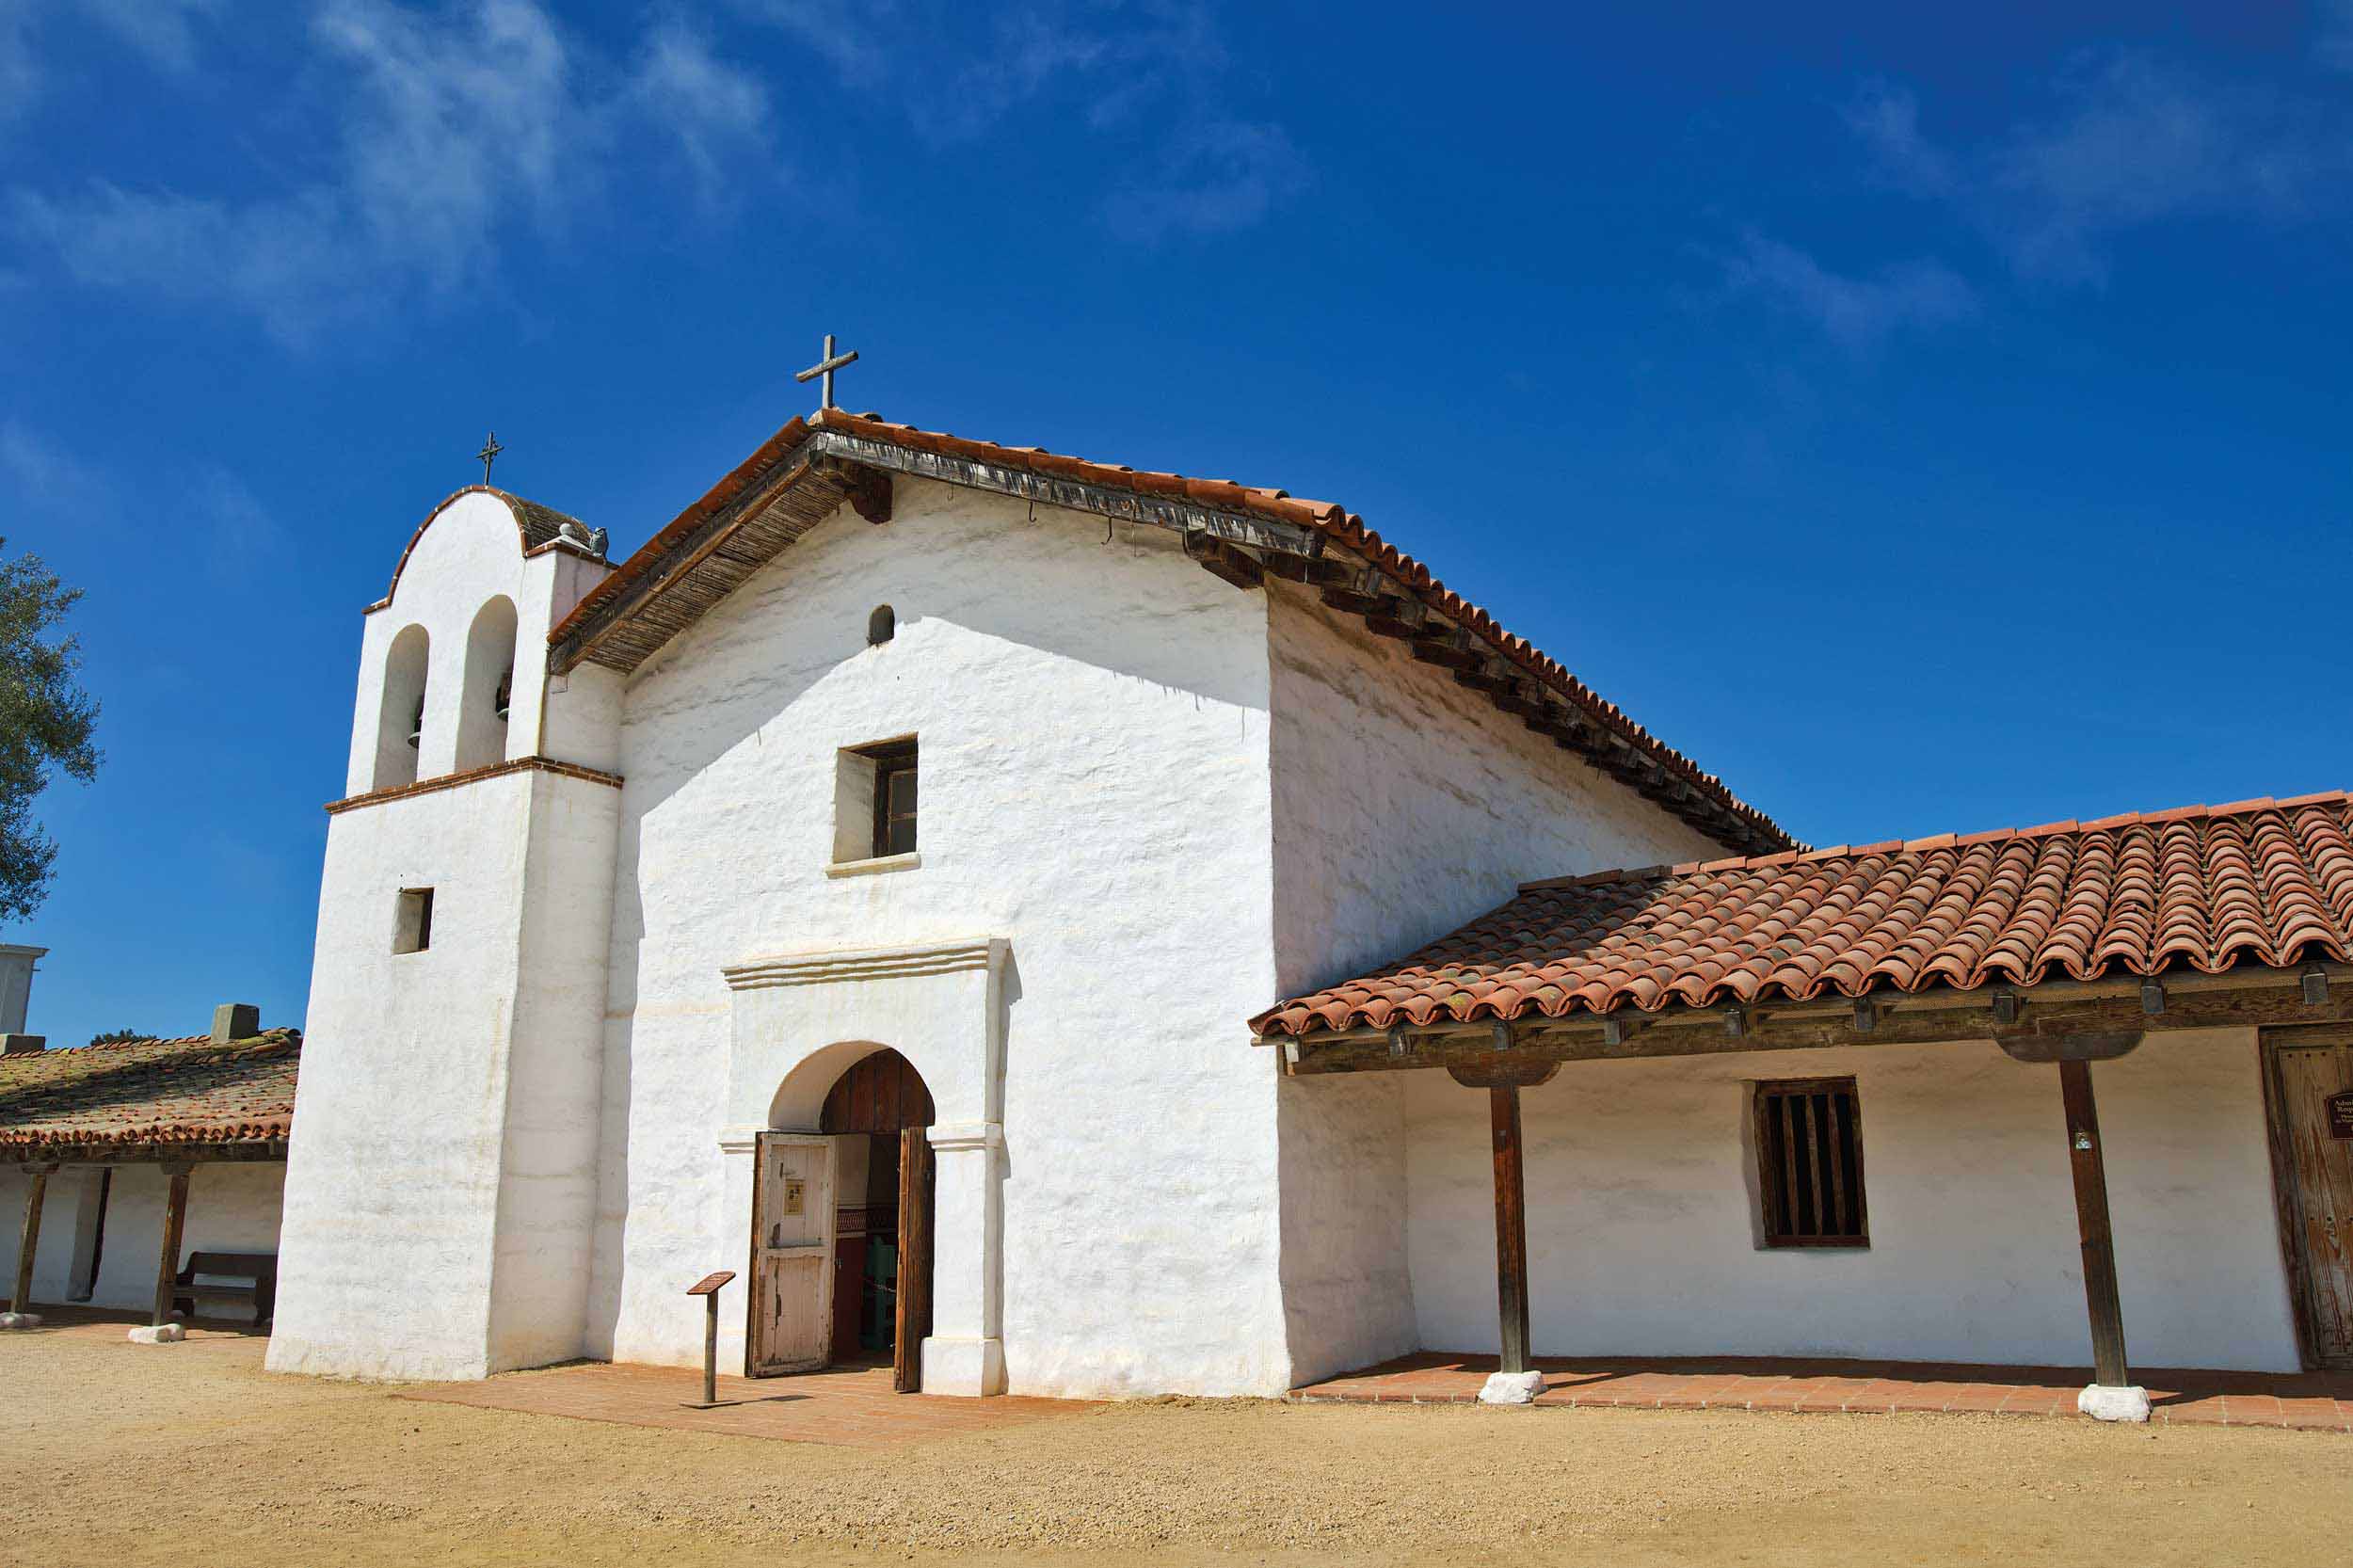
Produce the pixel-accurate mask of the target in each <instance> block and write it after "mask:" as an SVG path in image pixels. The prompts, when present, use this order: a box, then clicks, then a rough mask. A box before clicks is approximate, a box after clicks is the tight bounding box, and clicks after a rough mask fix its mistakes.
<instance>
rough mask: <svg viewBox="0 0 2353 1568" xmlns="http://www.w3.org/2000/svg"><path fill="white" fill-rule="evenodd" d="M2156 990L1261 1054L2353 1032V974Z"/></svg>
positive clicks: (1448, 1060) (1561, 1057)
mask: <svg viewBox="0 0 2353 1568" xmlns="http://www.w3.org/2000/svg"><path fill="white" fill-rule="evenodd" d="M2157 979H2158V982H2159V984H2158V988H2157V992H2156V994H2155V995H2154V997H2153V996H2152V993H2151V990H2150V986H2149V984H2148V982H2146V981H2144V980H2142V979H2139V978H2136V977H2126V978H2122V979H2105V980H2095V981H2073V980H2053V981H2046V982H2044V983H2042V984H2039V985H2032V986H2014V985H2010V984H1990V985H1983V986H1978V987H1977V988H1975V989H1972V990H1965V991H1964V990H1953V989H1949V988H1945V987H1931V988H1929V989H1926V990H1922V991H1916V992H1907V991H1881V990H1874V991H1870V992H1866V993H1865V995H1864V996H1862V997H1859V998H1851V999H1850V998H1847V997H1843V996H1842V997H1831V998H1817V999H1816V1000H1811V1001H1802V1002H1782V1003H1774V1002H1760V1003H1754V1004H1751V1005H1747V1006H1740V1005H1736V1004H1729V1003H1719V1004H1717V1005H1715V1006H1711V1007H1693V1006H1689V1005H1687V1004H1685V1003H1682V1002H1671V1003H1669V1004H1668V1005H1666V1006H1664V1007H1662V1008H1660V1009H1659V1010H1658V1011H1657V1012H1656V1013H1646V1012H1643V1011H1641V1010H1640V1009H1636V1008H1630V1007H1629V1008H1622V1009H1620V1010H1619V1011H1617V1012H1614V1013H1609V1014H1594V1013H1587V1012H1582V1011H1579V1012H1573V1013H1569V1014H1566V1015H1564V1016H1561V1017H1558V1018H1547V1017H1544V1016H1541V1015H1537V1014H1532V1013H1530V1014H1525V1015H1523V1016H1520V1017H1517V1018H1513V1019H1510V1020H1508V1021H1507V1020H1504V1019H1498V1018H1481V1019H1477V1020H1475V1021H1472V1022H1468V1023H1460V1022H1456V1021H1454V1020H1452V1019H1447V1020H1444V1021H1433V1022H1432V1023H1430V1024H1428V1025H1418V1024H1414V1023H1410V1022H1403V1021H1401V1022H1399V1023H1397V1024H1394V1025H1392V1026H1390V1027H1388V1028H1386V1029H1376V1028H1356V1029H1341V1030H1318V1031H1313V1032H1308V1033H1305V1034H1300V1035H1287V1034H1281V1033H1269V1034H1264V1035H1260V1036H1258V1037H1257V1040H1256V1041H1255V1043H1256V1044H1257V1045H1260V1046H1267V1047H1273V1048H1277V1049H1278V1050H1279V1052H1280V1055H1281V1059H1282V1064H1283V1071H1284V1072H1285V1073H1286V1074H1287V1075H1290V1076H1313V1075H1317V1074H1322V1073H1341V1072H1390V1071H1401V1070H1406V1069H1411V1068H1421V1067H1446V1068H1449V1069H1452V1068H1462V1069H1465V1070H1477V1069H1480V1068H1482V1067H1485V1068H1493V1067H1496V1066H1497V1065H1499V1064H1505V1063H1510V1062H1515V1061H1536V1062H1544V1061H1551V1062H1576V1061H1625V1060H1630V1059H1635V1058H1642V1057H1663V1056H1713V1055H1725V1054H1730V1053H1733V1052H1739V1051H1761V1050H1819V1049H1838V1048H1848V1047H1855V1046H1875V1045H1930V1044H1947V1043H1954V1042H1961V1041H1970V1040H1982V1041H1985V1042H1987V1043H1989V1044H1995V1043H1998V1044H2000V1045H2001V1046H2002V1048H2004V1049H2005V1050H2008V1051H2009V1052H2010V1054H2012V1055H2025V1054H2027V1053H2030V1052H2032V1051H2033V1050H2034V1049H2036V1048H2037V1046H2036V1042H2052V1041H2057V1040H2059V1039H2062V1038H2066V1037H2070V1036H2087V1035H2098V1034H2111V1035H2112V1034H2118V1033H2123V1032H2131V1033H2138V1032H2144V1031H2148V1032H2153V1031H2159V1030H2185V1029H2233V1028H2256V1027H2265V1026H2276V1025H2282V1024H2325V1023H2353V964H2338V963H2312V964H2302V965H2298V966H2297V967H2296V968H2271V967H2269V966H2265V965H2252V964H2249V965H2240V966H2238V967H2236V968H2231V969H2227V970H2225V971H2223V972H2222V973H2220V974H2212V975H2208V974H2198V973H2194V972H2192V973H2185V974H2170V973H2169V974H2166V975H2163V976H2160V977H2157ZM2152 1007H2154V1008H2155V1011H2152ZM2035 1059H2036V1060H2041V1059H2042V1058H2041V1057H2036V1058H2035ZM2050 1059H2051V1060H2057V1058H2056V1057H2052V1058H2050Z"/></svg>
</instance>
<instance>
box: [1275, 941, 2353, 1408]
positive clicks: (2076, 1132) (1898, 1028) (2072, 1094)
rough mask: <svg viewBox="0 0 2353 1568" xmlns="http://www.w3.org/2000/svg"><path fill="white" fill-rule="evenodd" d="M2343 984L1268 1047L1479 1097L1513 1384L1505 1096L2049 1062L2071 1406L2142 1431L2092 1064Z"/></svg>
mask: <svg viewBox="0 0 2353 1568" xmlns="http://www.w3.org/2000/svg"><path fill="white" fill-rule="evenodd" d="M2348 979H2353V966H2343V965H2333V964H2307V965H2303V966H2300V967H2299V968H2297V969H2294V970H2285V969H2252V968H2250V969H2241V970H2233V971H2230V972H2228V973H2226V974H2223V975H2213V976H2204V975H2190V976H2181V977H2152V978H2148V979H2142V978H2134V979H2129V980H2125V981H2116V982H2109V983H2105V984H2102V983H2098V982H2092V983H2072V984H2054V985H2052V986H2049V987H2036V988H2034V989H2032V990H2021V989H2015V988H2012V987H2010V986H2007V985H2001V986H1988V987H1983V988H1980V989H1978V990H1977V991H1970V992H1960V991H1955V992H1943V993H1929V995H1927V996H1917V995H1911V996H1908V995H1903V994H1900V993H1898V994H1897V995H1896V996H1895V997H1893V998H1885V997H1881V996H1877V995H1874V996H1870V997H1866V998H1864V999H1853V1000H1849V999H1839V1000H1835V1001H1821V1002H1813V1003H1802V1004H1796V1005H1789V1006H1783V1007H1774V1008H1745V1007H1743V1008H1714V1009H1698V1008H1670V1009H1666V1010H1663V1011H1662V1012H1661V1013H1660V1014H1657V1015H1640V1014H1638V1015H1635V1016H1632V1017H1625V1016H1610V1017H1604V1018H1598V1019H1596V1018H1593V1016H1590V1015H1586V1016H1574V1017H1572V1018H1570V1019H1564V1020H1545V1019H1540V1018H1522V1019H1518V1020H1513V1021H1505V1020H1497V1019H1486V1020H1481V1021H1480V1022H1477V1023H1473V1024H1466V1025H1448V1026H1440V1027H1438V1028H1434V1029H1416V1028H1415V1027H1413V1026H1411V1025H1410V1024H1406V1023H1403V1022H1399V1023H1395V1024H1392V1025H1391V1026H1390V1027H1388V1028H1386V1029H1381V1030H1371V1029H1355V1030H1346V1031H1333V1032H1325V1033H1322V1034H1318V1035H1309V1036H1307V1037H1305V1038H1304V1039H1296V1040H1289V1041H1284V1042H1282V1046H1283V1053H1282V1055H1283V1071H1284V1072H1285V1073H1286V1074H1287V1075H1291V1076H1301V1075H1305V1076H1314V1075H1317V1074H1321V1073H1335V1072H1369V1071H1396V1070H1401V1069H1405V1068H1412V1067H1419V1066H1436V1065H1443V1066H1444V1067H1445V1068H1446V1070H1447V1073H1448V1075H1449V1077H1451V1078H1452V1079H1453V1080H1455V1081H1456V1082H1458V1083H1461V1084H1464V1085H1465V1086H1466V1087H1471V1088H1484V1089H1486V1090H1487V1091H1488V1095H1489V1103H1490V1117H1491V1123H1492V1128H1493V1139H1494V1146H1495V1182H1496V1254H1497V1309H1498V1312H1499V1315H1500V1320H1501V1326H1502V1332H1501V1350H1502V1357H1501V1361H1500V1370H1501V1371H1503V1372H1506V1373H1515V1372H1525V1371H1527V1370H1528V1369H1529V1332H1528V1321H1529V1295H1528V1261H1527V1196H1526V1189H1525V1173H1524V1170H1523V1167H1522V1158H1521V1142H1522V1140H1521V1129H1520V1106H1519V1090H1520V1089H1521V1088H1522V1087H1529V1086H1533V1085H1536V1084H1541V1083H1544V1082H1546V1081H1549V1080H1551V1079H1552V1078H1553V1077H1554V1076H1555V1075H1556V1074H1557V1073H1558V1072H1559V1070H1560V1068H1561V1065H1562V1064H1564V1063H1567V1062H1571V1061H1593V1060H1625V1059H1631V1058H1643V1057H1667V1056H1687V1055H1701V1054H1725V1055H1728V1054H1732V1053H1736V1052H1746V1051H1762V1050H1797V1049H1822V1048H1854V1047H1859V1046H1866V1045H1897V1044H1924V1043H1945V1042H1955V1043H1960V1042H1967V1041H1970V1040H1981V1039H1991V1040H1993V1042H1995V1043H1996V1044H1998V1045H1999V1046H2000V1048H2001V1049H2002V1050H2003V1051H2004V1053H2006V1054H2007V1055H2009V1056H2010V1057H2012V1058H2013V1059H2015V1060H2017V1061H2019V1062H2022V1063H2028V1064H2046V1065H2048V1064H2056V1065H2057V1069H2058V1079H2059V1091H2060V1104H2061V1111H2062V1114H2063V1120H2064V1126H2065V1128H2066V1135H2067V1140H2068V1164H2069V1171H2070V1176H2071V1178H2072V1183H2073V1196H2074V1205H2075V1219H2076V1233H2077V1240H2078V1245H2079V1250H2080V1255H2081V1266H2082V1271H2083V1285H2084V1302H2085V1311H2086V1317H2087V1320H2088V1323H2089V1330H2090V1339H2091V1351H2092V1366H2093V1373H2092V1384H2093V1385H2092V1387H2090V1388H2088V1389H2087V1390H2085V1394H2084V1403H2083V1406H2082V1408H2083V1409H2084V1410H2085V1411H2086V1412H2087V1413H2088V1414H2092V1415H2096V1416H2101V1417H2102V1418H2104V1419H2124V1420H2145V1419H2147V1409H2148V1407H2147V1400H2146V1396H2145V1395H2143V1394H2142V1393H2141V1392H2140V1391H2139V1390H2138V1389H2137V1388H2135V1387H2132V1386H2131V1371H2130V1366H2129V1359H2128V1356H2127V1353H2126V1350H2125V1339H2124V1322H2123V1308H2122V1303H2121V1291H2120V1289H2119V1287H2118V1283H2117V1271H2116V1245H2115V1235H2114V1228H2113V1225H2112V1223H2111V1220H2110V1215H2109V1208H2108V1192H2107V1174H2106V1162H2105V1153H2104V1150H2103V1147H2102V1144H2101V1133H2100V1120H2099V1110H2098V1106H2097V1103H2096V1101H2095V1099H2094V1096H2093V1093H2092V1077H2091V1068H2092V1064H2093V1063H2095V1062H2104V1061H2111V1060H2114V1059H2116V1058H2118V1057H2121V1056H2123V1055H2125V1054H2127V1053H2128V1052H2130V1051H2132V1050H2134V1049H2136V1048H2137V1047H2138V1046H2139V1045H2140V1044H2141V1043H2142V1041H2143V1040H2144V1039H2145V1038H2146V1037H2147V1035H2148V1034H2149V1033H2150V1032H2153V1031H2157V1030H2197V1029H2231V1028H2259V1027H2262V1026H2264V1025H2269V1024H2282V1023H2326V1022H2342V1021H2346V1020H2349V1019H2353V984H2343V983H2342V982H2345V981H2346V980H2348ZM2331 981H2338V982H2341V983H2340V984H2330V982H2331Z"/></svg>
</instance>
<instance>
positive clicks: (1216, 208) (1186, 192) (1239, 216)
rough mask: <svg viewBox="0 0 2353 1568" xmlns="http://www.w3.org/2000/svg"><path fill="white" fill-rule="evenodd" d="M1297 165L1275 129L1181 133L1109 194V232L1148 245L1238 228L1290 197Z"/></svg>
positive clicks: (1229, 126) (1230, 124)
mask: <svg viewBox="0 0 2353 1568" xmlns="http://www.w3.org/2000/svg"><path fill="white" fill-rule="evenodd" d="M1306 177H1307V167H1306V162H1305V159H1303V158H1301V157H1300V155H1299V150H1298V149H1297V148H1295V147H1293V146H1292V145H1291V139H1290V137H1289V136H1287V135H1285V134H1284V131H1283V128H1282V127H1281V126H1279V125H1245V124H1243V123H1241V121H1239V120H1218V121H1214V122H1211V123H1209V124H1205V125H1203V124H1197V125H1193V126H1192V127H1190V128H1188V129H1187V130H1186V131H1185V132H1183V133H1182V134H1180V135H1179V136H1177V138H1176V140H1174V141H1173V142H1171V143H1170V144H1169V146H1168V148H1167V149H1166V150H1165V152H1163V153H1162V155H1161V156H1160V160H1159V162H1158V164H1157V165H1156V167H1155V168H1153V170H1152V172H1151V173H1150V174H1149V175H1148V176H1147V177H1145V178H1143V179H1140V180H1138V181H1136V182H1134V183H1132V184H1128V185H1127V186H1125V187H1123V188H1122V189H1120V190H1118V191H1115V192H1113V193H1112V197H1111V199H1110V200H1109V201H1108V202H1106V203H1105V206H1104V212H1103V216H1104V219H1105V221H1106V222H1108V223H1109V224H1110V225H1111V228H1112V232H1113V233H1116V234H1119V235H1121V236H1122V237H1124V238H1127V239H1132V240H1140V241H1144V242H1146V243H1149V242H1151V241H1154V240H1159V239H1163V238H1165V237H1167V236H1168V235H1170V234H1181V233H1193V234H1214V233H1222V232H1226V231H1228V230H1233V229H1246V228H1248V227H1249V226H1250V225H1252V224H1254V223H1257V221H1258V220H1259V219H1260V218H1263V217H1265V216H1267V214H1268V213H1269V212H1270V211H1272V210H1273V208H1274V206H1275V205H1276V204H1277V203H1278V202H1280V201H1281V200H1283V199H1284V198H1286V197H1288V196H1289V195H1290V194H1291V193H1292V192H1293V191H1296V190H1297V189H1298V188H1299V187H1300V186H1301V185H1302V184H1305V180H1306Z"/></svg>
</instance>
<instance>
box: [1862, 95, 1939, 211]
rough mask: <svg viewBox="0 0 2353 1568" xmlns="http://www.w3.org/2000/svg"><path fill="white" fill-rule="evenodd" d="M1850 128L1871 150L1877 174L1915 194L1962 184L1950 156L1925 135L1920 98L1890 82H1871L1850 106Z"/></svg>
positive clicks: (1899, 188) (1923, 193)
mask: <svg viewBox="0 0 2353 1568" xmlns="http://www.w3.org/2000/svg"><path fill="white" fill-rule="evenodd" d="M1845 118H1846V121H1847V128H1848V129H1849V130H1850V131H1852V132H1853V133H1854V134H1855V136H1857V137H1858V138H1859V139H1860V140H1861V141H1862V142H1863V144H1864V146H1865V148H1867V149H1868V150H1869V151H1870V153H1871V158H1872V162H1873V164H1874V166H1875V168H1874V172H1875V173H1877V174H1878V176H1879V177H1880V178H1881V180H1883V181H1884V182H1886V183H1887V184H1891V185H1893V186H1895V187H1896V188H1897V190H1901V191H1905V192H1907V193H1909V194H1911V195H1913V196H1946V195H1949V194H1951V192H1952V190H1953V188H1954V187H1955V186H1956V185H1957V184H1959V183H1960V173H1959V171H1958V170H1957V169H1955V168H1954V167H1953V161H1952V159H1951V158H1949V157H1947V156H1945V153H1944V152H1940V151H1939V150H1938V149H1936V148H1934V147H1932V146H1930V145H1929V142H1928V141H1927V139H1926V138H1924V137H1923V136H1921V135H1920V102H1919V100H1918V99H1916V98H1914V97H1913V95H1912V94H1911V93H1910V92H1908V91H1906V90H1905V89H1904V88H1899V87H1896V86H1893V85H1891V84H1889V83H1886V82H1878V81H1874V82H1866V83H1865V84H1864V86H1863V88H1862V90H1861V91H1859V92H1858V93H1856V94H1855V96H1854V99H1853V100H1852V101H1851V102H1850V103H1849V104H1848V105H1847V107H1846V110H1845Z"/></svg>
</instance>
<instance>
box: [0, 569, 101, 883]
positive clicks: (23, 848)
mask: <svg viewBox="0 0 2353 1568" xmlns="http://www.w3.org/2000/svg"><path fill="white" fill-rule="evenodd" d="M7 542H8V541H7V540H5V539H0V547H5V546H6V545H7ZM81 597H82V591H81V590H80V589H79V588H69V587H67V586H66V585H65V584H62V583H60V582H58V581H57V579H56V577H55V576H54V575H52V574H51V572H50V571H49V568H46V567H44V566H43V565H41V561H40V556H38V555H20V556H18V557H17V558H16V559H15V560H13V561H7V560H0V920H24V919H27V918H29V917H30V916H31V915H32V913H33V911H34V910H35V909H38V908H39V907H40V901H41V900H42V899H44V898H46V897H48V896H49V874H50V868H51V866H52V864H53V863H54V862H55V861H56V858H57V846H56V842H55V841H53V840H51V839H50V837H49V835H48V834H46V833H44V832H42V831H41V829H40V824H37V823H35V822H34V821H33V802H34V800H35V799H36V798H37V797H38V796H39V795H40V792H41V791H42V790H43V789H45V788H47V787H48V784H49V779H50V776H51V774H52V772H53V771H54V772H58V773H63V774H64V775H65V776H67V777H69V778H73V779H78V780H80V781H81V782H82V783H85V784H87V783H88V782H89V781H90V779H91V778H93V777H95V776H97V773H98V748H97V747H95V746H93V745H91V744H90V731H91V730H92V729H93V728H96V726H97V723H98V704H97V703H95V702H93V701H92V700H90V696H89V694H88V692H85V691H83V690H82V688H81V687H80V686H79V685H77V684H76V683H75V682H74V679H73V678H74V676H75V674H76V673H77V672H78V671H79V670H80V668H81V664H82V658H81V649H80V648H79V647H78V646H77V645H76V643H75V641H74V639H73V638H72V637H71V636H65V637H55V636H52V635H50V633H52V632H54V631H55V630H56V626H57V624H58V622H60V621H62V620H63V619H64V618H65V615H66V612H67V611H68V610H71V609H72V607H73V601H74V600H77V599H79V598H81Z"/></svg>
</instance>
